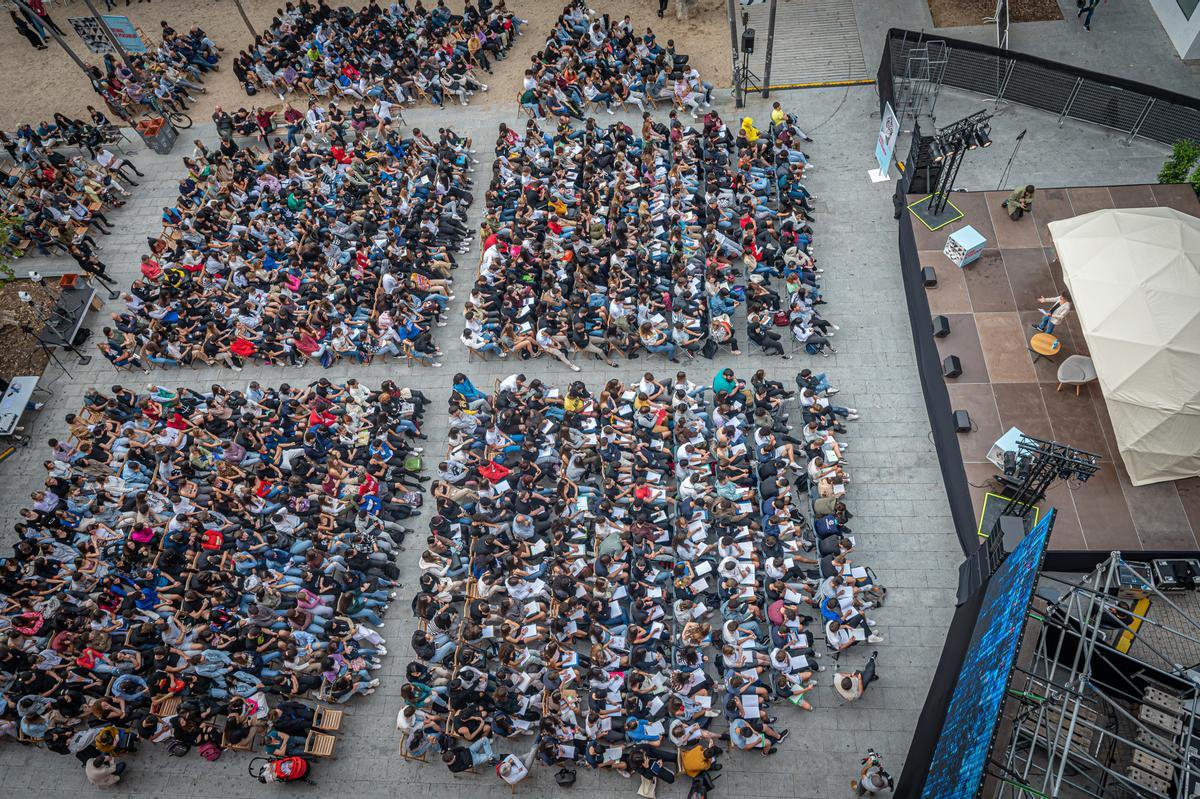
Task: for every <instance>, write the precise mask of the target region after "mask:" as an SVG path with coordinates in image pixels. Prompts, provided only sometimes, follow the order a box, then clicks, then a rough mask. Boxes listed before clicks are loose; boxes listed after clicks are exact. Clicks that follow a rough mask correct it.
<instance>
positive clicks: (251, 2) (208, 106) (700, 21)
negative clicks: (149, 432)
mask: <svg viewBox="0 0 1200 799" xmlns="http://www.w3.org/2000/svg"><path fill="white" fill-rule="evenodd" d="M381 1H382V0H381ZM448 3H449V5H450V6H451V7H452V8H454V9H455V10H461V8H462V0H448ZM344 4H346V5H350V6H351V7H354V8H359V7H361V6H362V5H364V0H345V3H344ZM97 5H98V7H99V8H100V9H101V10H103V3H102V2H100V0H97ZM242 5H243V6H244V7H245V9H246V13H247V15H248V16H249V17H250V21H251V23H252V24H253V25H254V26H255V28H256V29H258V28H261V27H262V26H264V25H265V24H267V23H268V22H270V19H271V17H272V16H273V15H274V13H275V9H277V8H280V7H282V2H281V0H243V2H242ZM427 5H428V3H427ZM507 5H508V7H509V8H510V9H512V10H513V11H514V12H515V13H517V14H519V15H520V16H521V17H522V18H523V19H527V20H529V23H530V24H529V25H528V26H526V28H525V34H524V35H523V36H522V37H521V38H520V40H518V42H517V44H516V45H515V46H514V48H513V50H512V51H511V52H510V54H509V57H508V58H506V59H505V60H504V61H502V62H500V63H499V64H497V65H495V66H494V69H495V75H485V76H484V77H485V82H486V83H487V84H488V88H489V91H488V92H487V93H483V94H479V95H476V96H475V97H474V98H472V104H475V105H479V106H483V107H485V108H497V107H502V106H508V105H511V106H512V107H514V108H515V107H516V101H517V96H518V95H519V93H520V92H519V87H520V85H521V75H522V73H523V72H524V66H525V65H526V64H528V63H529V58H530V57H531V56H532V55H533V54H534V53H535V52H536V51H537V50H538V49H540V47H541V45H542V44H543V43H544V42H545V40H546V35H547V33H549V31H550V28H551V26H552V25H553V24H554V22H555V20H556V19H557V18H558V15H559V14H560V13H561V12H562V5H563V4H562V3H561V2H559V1H558V0H508V3H507ZM591 5H592V8H594V9H595V10H596V11H598V12H600V13H608V14H614V15H618V16H623V15H624V14H627V13H628V14H630V15H631V16H632V18H633V24H634V25H635V26H636V27H637V28H639V29H640V28H645V27H647V26H649V27H652V28H653V29H654V31H655V34H656V35H657V36H658V40H659V41H660V42H662V43H664V44H665V42H666V40H667V39H671V38H673V39H675V41H676V44H677V45H678V47H679V50H680V51H681V52H685V53H688V54H689V55H690V56H691V59H692V63H693V64H695V65H696V67H697V68H698V69H699V70H700V74H701V75H703V76H704V78H705V80H708V81H710V82H712V83H714V84H716V85H717V86H728V85H729V70H730V57H729V28H728V27H727V25H726V18H725V0H692V2H691V3H689V8H690V11H689V14H688V17H689V18H688V21H687V22H680V21H678V20H676V18H675V0H671V5H670V8H669V9H668V11H667V15H666V17H665V18H664V19H661V20H660V19H658V17H657V15H656V14H655V11H656V10H657V8H658V4H657V3H655V2H653V0H619V1H617V0H592V3H591ZM49 10H50V16H51V17H52V18H53V19H54V20H55V22H57V23H58V26H59V27H60V28H62V29H63V30H64V31H66V32H67V36H66V37H64V38H65V39H66V41H67V44H68V45H70V46H71V48H72V49H74V50H75V51H76V53H77V54H78V55H79V57H80V58H82V59H83V60H85V61H88V62H91V63H95V64H100V63H101V57H100V56H96V55H92V54H91V53H89V52H88V51H87V48H86V47H84V45H83V42H82V40H80V39H79V37H78V36H76V35H75V32H74V31H73V30H72V29H71V28H70V25H69V23H68V22H67V19H68V18H69V17H75V16H86V15H87V7H86V6H85V5H84V4H83V2H82V0H68V2H67V4H66V6H65V7H64V6H59V5H54V6H52V7H51V8H50V9H49ZM111 13H114V14H124V15H126V16H128V17H129V18H130V19H131V20H133V22H134V24H136V25H138V26H139V27H140V28H141V29H142V30H143V31H145V32H146V34H147V35H149V36H150V38H151V39H152V40H156V38H157V36H156V33H157V31H158V30H159V21H160V20H164V19H165V20H167V21H168V22H169V23H170V24H171V25H172V27H174V28H176V29H177V30H184V29H186V28H189V27H191V26H192V25H197V24H198V25H200V26H201V27H202V28H204V30H205V31H206V32H207V33H208V35H209V36H210V37H212V39H213V41H215V42H216V43H217V44H218V45H220V46H221V47H224V48H225V56H227V57H232V56H234V55H236V54H237V53H238V51H239V50H240V49H242V48H243V47H245V46H247V45H248V44H249V43H250V41H251V39H250V32H249V31H248V30H246V26H245V24H244V23H243V22H242V19H241V17H240V16H239V15H238V13H237V8H236V7H235V6H234V4H233V3H232V2H231V1H230V0H151V2H136V1H135V2H134V3H133V4H132V5H130V6H125V5H124V4H123V3H121V2H120V0H117V2H116V8H115V9H114V10H113V11H112V12H111ZM0 20H2V21H0V96H2V97H4V98H5V100H6V102H4V103H3V104H0V129H4V130H12V129H14V128H15V127H16V126H17V125H19V124H21V123H23V122H32V123H34V124H36V123H37V122H39V121H41V120H43V119H49V118H50V116H51V114H53V113H54V112H55V111H62V112H63V113H66V114H69V115H71V116H76V117H82V116H84V115H85V108H86V107H87V106H88V105H89V104H93V105H94V104H96V101H97V100H98V99H99V98H97V97H96V96H95V94H94V93H93V92H92V90H91V86H90V84H89V83H88V82H87V80H86V78H85V77H84V75H83V73H82V72H81V71H80V70H79V69H78V68H77V67H76V66H75V65H74V64H73V63H72V62H71V60H70V59H69V58H68V57H67V55H66V54H65V53H63V52H62V50H61V49H60V48H59V47H58V45H57V44H55V43H54V42H53V41H51V42H50V48H49V49H47V50H40V51H39V50H34V49H33V48H32V47H31V46H30V45H29V43H28V42H27V41H26V40H25V38H24V37H22V36H21V35H20V34H18V33H17V32H16V29H15V28H13V26H12V23H11V22H10V21H9V20H7V19H3V18H0ZM205 86H206V88H207V89H208V92H207V94H204V95H202V96H201V97H200V102H199V103H197V104H196V105H195V106H193V107H192V108H191V109H190V110H189V113H190V114H191V115H192V117H193V118H194V119H195V120H196V121H197V122H207V121H208V120H209V117H210V116H211V114H212V110H213V106H215V105H222V106H225V107H226V108H227V109H231V108H238V107H241V106H249V105H251V104H252V103H253V102H254V101H255V100H259V101H260V102H261V98H259V97H255V98H250V97H247V96H246V95H245V93H244V92H243V91H242V89H241V87H240V86H238V85H237V82H236V81H235V80H234V77H233V72H232V71H231V70H230V69H229V68H228V67H227V66H225V67H222V68H221V70H220V71H219V72H216V73H210V74H209V76H208V78H207V80H206V82H205ZM451 108H454V107H450V106H448V107H447V115H448V116H453V114H454V113H470V110H469V109H466V108H461V107H457V108H454V110H453V112H452V111H451ZM451 124H453V123H452V122H451Z"/></svg>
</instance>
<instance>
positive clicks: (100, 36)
mask: <svg viewBox="0 0 1200 799" xmlns="http://www.w3.org/2000/svg"><path fill="white" fill-rule="evenodd" d="M67 22H70V23H71V27H72V28H74V29H75V32H76V33H78V34H79V38H80V39H83V43H84V44H86V45H87V49H89V50H91V51H92V52H93V53H111V52H113V46H112V45H111V44H110V43H109V41H108V37H107V36H105V35H104V29H103V28H101V27H100V22H99V21H98V20H97V19H96V18H95V17H70V18H68V19H67Z"/></svg>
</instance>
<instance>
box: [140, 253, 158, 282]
mask: <svg viewBox="0 0 1200 799" xmlns="http://www.w3.org/2000/svg"><path fill="white" fill-rule="evenodd" d="M141 270H142V275H143V276H144V277H145V278H146V279H147V280H158V279H159V278H161V277H162V273H163V270H162V267H161V266H159V265H158V261H155V260H154V259H153V258H151V257H150V256H149V255H143V256H142V266H141Z"/></svg>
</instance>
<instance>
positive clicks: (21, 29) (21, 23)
mask: <svg viewBox="0 0 1200 799" xmlns="http://www.w3.org/2000/svg"><path fill="white" fill-rule="evenodd" d="M8 13H9V15H10V16H11V17H12V21H13V25H15V26H16V28H17V33H19V34H21V35H22V36H24V37H25V38H26V39H28V40H29V43H30V44H32V45H33V47H34V49H35V50H45V49H46V40H45V39H44V38H42V37H41V36H39V35H38V32H37V31H36V30H34V28H33V26H32V25H30V24H29V23H28V22H27V21H25V19H23V18H22V17H21V15H20V14H18V13H17V12H16V11H15V10H12V11H9V12H8Z"/></svg>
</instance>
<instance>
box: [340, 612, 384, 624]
mask: <svg viewBox="0 0 1200 799" xmlns="http://www.w3.org/2000/svg"><path fill="white" fill-rule="evenodd" d="M346 615H348V616H349V617H350V618H352V619H354V620H355V621H362V620H363V619H366V620H367V623H368V624H373V625H375V626H376V627H378V626H380V625H381V624H383V619H381V618H379V614H378V613H376V612H375V611H374V610H372V609H371V608H363V609H362V610H360V611H357V612H356V613H348V614H346Z"/></svg>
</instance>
